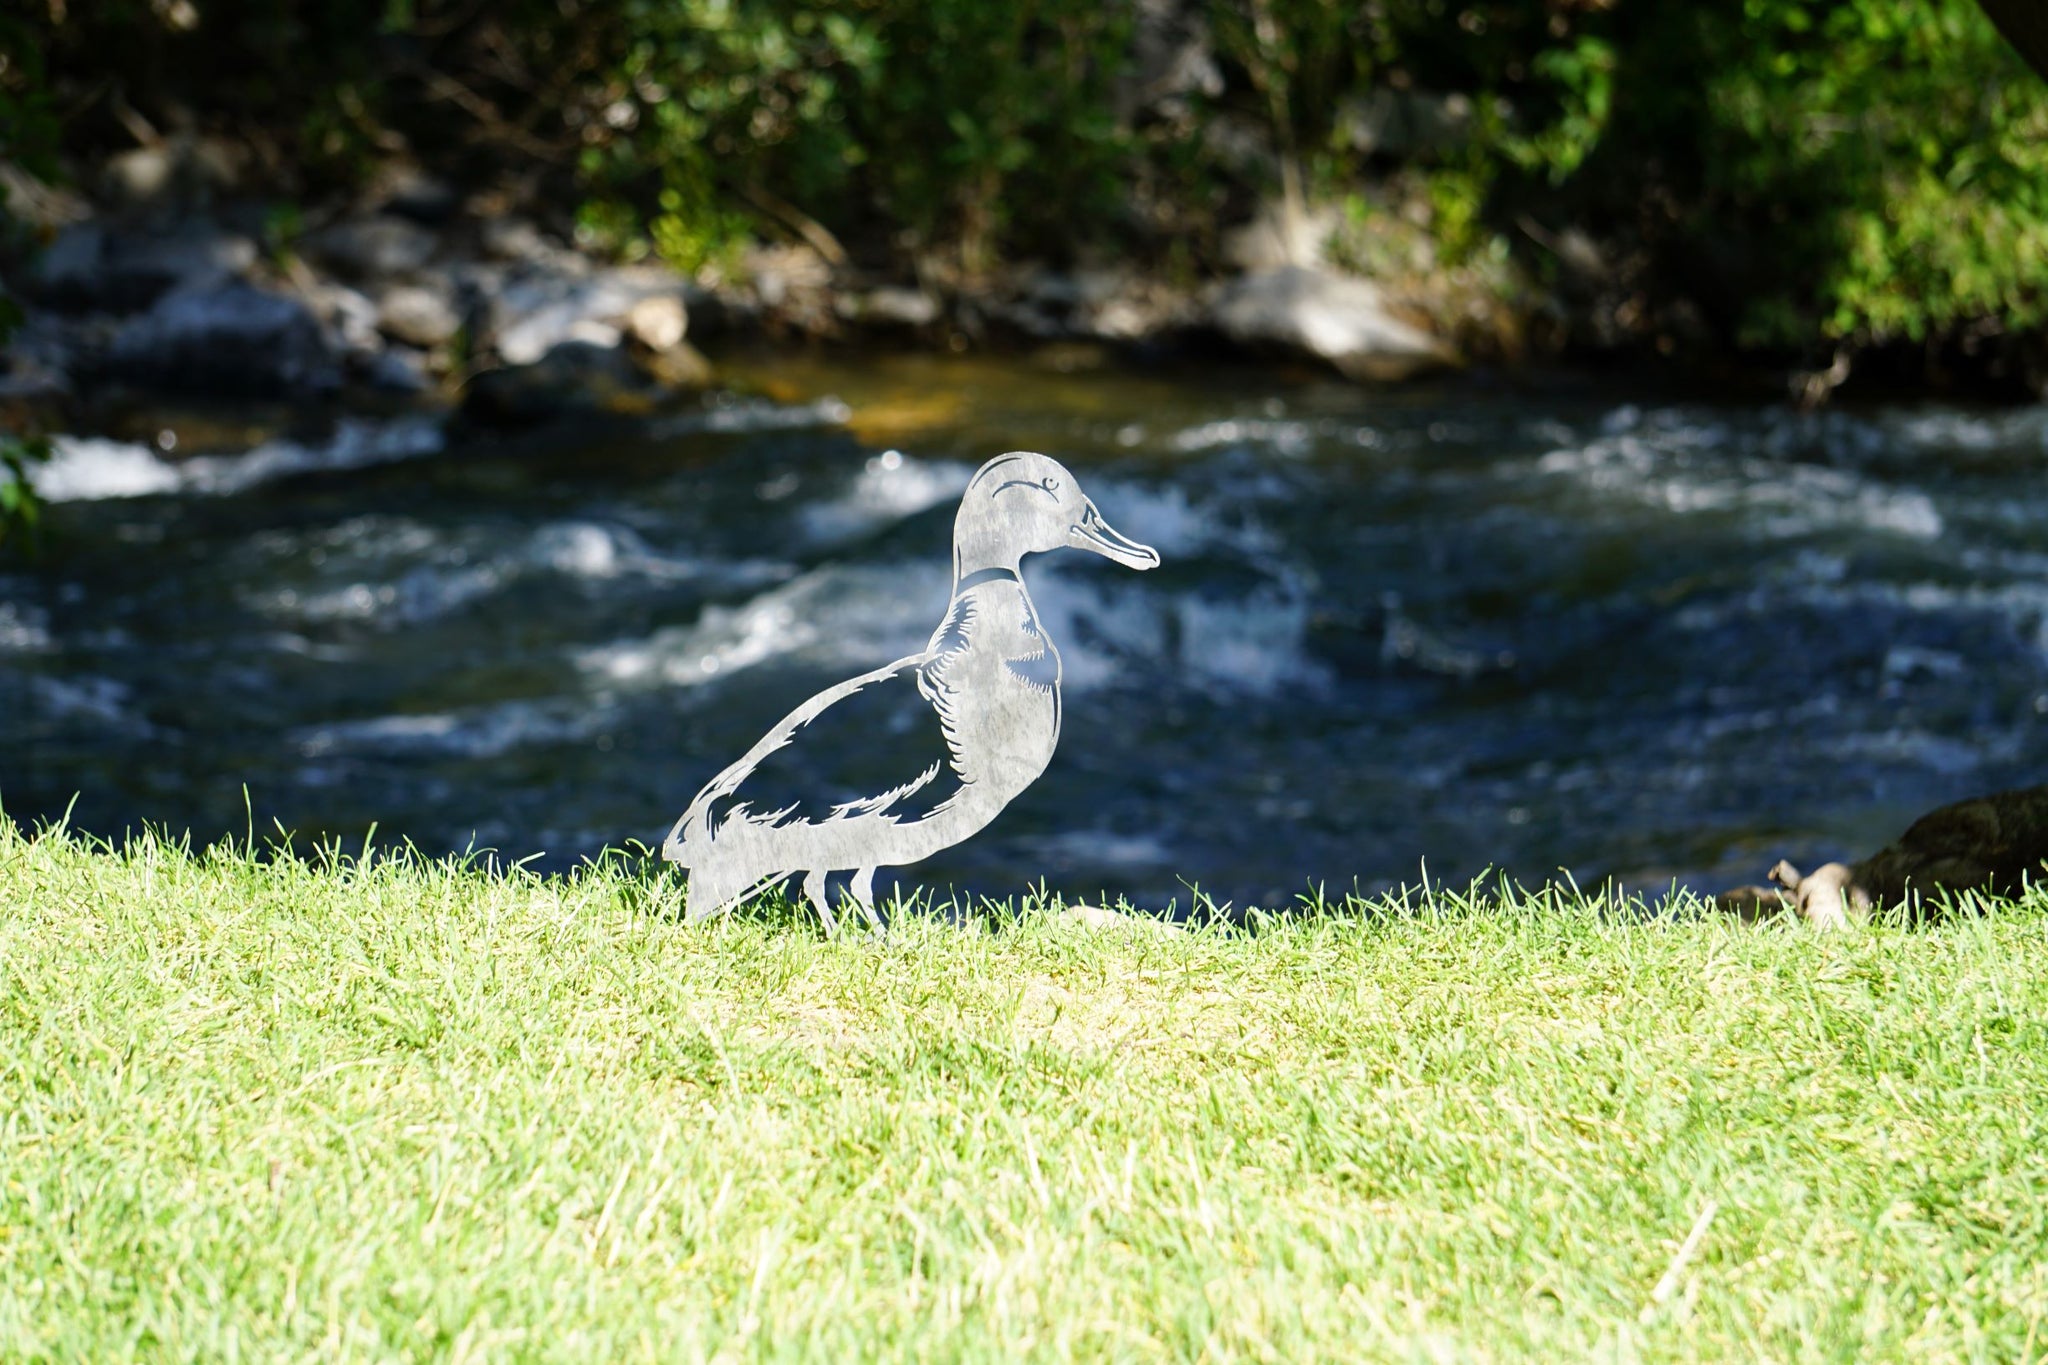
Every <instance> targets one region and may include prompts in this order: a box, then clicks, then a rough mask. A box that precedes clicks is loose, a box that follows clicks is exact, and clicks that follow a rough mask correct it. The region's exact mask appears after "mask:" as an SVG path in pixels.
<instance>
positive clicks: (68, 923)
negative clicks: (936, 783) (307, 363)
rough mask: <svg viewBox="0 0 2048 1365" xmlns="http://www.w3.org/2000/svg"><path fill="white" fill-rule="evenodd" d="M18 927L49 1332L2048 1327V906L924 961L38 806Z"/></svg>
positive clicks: (1025, 934)
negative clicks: (1810, 925)
mask: <svg viewBox="0 0 2048 1365" xmlns="http://www.w3.org/2000/svg"><path fill="white" fill-rule="evenodd" d="M4 829H5V824H4V822H0V830H4ZM0 904H4V913H0V1358H5V1359H22V1358H37V1357H48V1358H53V1359H65V1360H81V1359H91V1360H115V1359H121V1358H126V1357H131V1356H137V1357H146V1358H152V1359H157V1358H167V1357H196V1358H205V1359H221V1358H231V1357H235V1356H239V1357H241V1358H244V1359H250V1360H271V1359H288V1358H300V1357H311V1358H360V1359H370V1358H376V1359H385V1358H401V1359H403V1358H410V1359H422V1358H465V1359H505V1358H540V1359H571V1360H618V1359H695V1358H703V1357H709V1356H712V1355H715V1354H724V1355H727V1356H736V1357H746V1358H754V1357H782V1358H798V1357H807V1358H813V1359H829V1360H848V1361H850V1360H859V1359H873V1358H877V1357H900V1356H917V1357H928V1358H932V1359H947V1360H951V1359H962V1358H968V1359H987V1360H998V1359H1011V1358H1017V1357H1036V1358H1058V1357H1064V1356H1082V1357H1095V1358H1101V1357H1110V1358H1131V1359H1153V1358H1170V1359H1189V1360H1192V1359H1199V1358H1207V1359H1214V1360H1245V1359H1270V1360H1299V1359H1309V1358H1324V1359H1359V1358H1399V1359H1413V1358H1423V1359H1435V1358H1448V1359H1459V1358H1479V1359H1492V1358H1521V1359H1529V1358H1544V1359H1584V1358H1588V1357H1592V1356H1604V1357H1613V1358H1630V1357H1641V1358H1652V1359H1669V1358H1710V1359H1731V1358H1742V1359H1748V1358H1771V1359H1814V1358H1838V1359H1898V1358H1904V1357H1908V1356H1911V1357H1914V1358H1918V1359H1940V1358H1968V1359H1982V1360H1996V1361H2010V1360H2016V1359H2020V1358H2022V1357H2023V1356H2024V1355H2025V1354H2027V1353H2028V1352H2029V1351H2039V1350H2041V1349H2042V1345H2043V1340H2044V1334H2043V1333H2041V1332H2039V1331H2038V1330H2037V1326H2038V1324H2039V1322H2040V1319H2041V1317H2042V1315H2043V1312H2044V1309H2048V1010H2044V1004H2048V953H2044V947H2048V944H2044V930H2048V901H2044V900H2042V899H2040V898H2035V899H2030V900H2029V901H2028V902H2026V903H2023V904H2021V905H2018V906H2004V907H1998V908H1996V909H1995V910H1994V912H1993V913H1991V914H1990V915H1988V916H1986V917H1983V918H1970V919H1964V920H1960V921H1956V922H1952V923H1949V924H1946V925H1942V926H1938V927H1935V928H1932V929H1928V930H1906V929H1898V928H1876V929H1871V930H1868V931H1863V932H1857V933H1854V934H1848V935H1838V936H1833V937H1829V936H1825V935H1822V934H1819V933H1815V932H1812V931H1809V930H1806V929H1803V928H1797V927H1785V926H1779V927H1769V928H1764V929H1745V928H1743V927H1742V926H1739V925H1735V924H1730V923H1723V922H1720V921H1716V920H1712V919H1701V918H1698V917H1695V916H1691V915H1688V914H1685V913H1680V914H1679V915H1678V916H1677V917H1676V918H1666V919H1662V920H1658V921H1651V922H1646V921H1645V920H1644V919H1642V918H1641V917H1639V916H1631V915H1627V914H1618V913H1613V912H1612V907H1607V908H1604V909H1603V908H1602V907H1600V906H1597V905H1589V904H1586V903H1584V902H1577V903H1564V902H1562V901H1552V900H1548V899H1544V898H1535V899H1529V898H1515V897H1509V898H1506V899H1505V900H1504V901H1503V900H1502V899H1500V898H1494V899H1491V900H1487V901H1484V902H1474V901H1470V900H1466V899H1461V898H1447V897H1438V898H1432V899H1430V900H1428V901H1426V902H1425V901H1423V900H1420V899H1418V900H1414V901H1411V903H1410V904H1409V906H1408V907H1407V908H1405V909H1403V908H1400V907H1388V906H1370V907H1369V906H1361V905H1350V906H1345V907H1331V908H1330V909H1329V910H1328V912H1327V913H1325V914H1323V915H1320V916H1315V917H1306V918H1301V919H1295V920H1285V921H1276V922H1273V923H1270V924H1266V925H1263V926H1262V927H1260V928H1259V929H1258V931H1257V932H1251V933H1230V932H1225V931H1220V930H1205V931H1202V932H1198V933H1193V934H1188V935H1180V936H1166V937H1161V936H1156V935H1150V934H1138V933H1124V932H1118V931H1107V932H1094V933H1091V932H1089V931H1087V930H1083V929H1079V928H1076V927H1073V926H1069V925H1065V924H1062V923H1059V922H1057V921H1056V920H1055V919H1054V918H1053V917H1052V916H1048V915H1042V914H1033V913H1026V914H1024V915H1023V916H1022V917H1021V918H1020V919H1018V920H1017V921H1016V922H1014V923H1011V924H1007V925H1003V926H1001V927H999V928H996V929H991V928H988V927H970V928H966V929H961V928H955V927H952V926H951V925H949V924H941V923H933V922H923V921H916V920H912V919H910V918H908V917H906V918H905V919H903V920H901V921H899V927H898V929H897V930H896V932H895V933H894V934H893V936H892V938H891V939H890V940H889V941H888V942H886V943H880V944H878V943H874V942H871V941H865V940H858V939H850V940H846V941H840V942H826V941H824V940H823V939H822V938H821V937H820V935H819V934H818V932H817V930H816V928H815V927H814V926H813V925H812V924H811V923H810V922H809V921H807V920H805V919H802V918H800V917H798V916H796V915H794V914H792V913H790V912H788V911H787V909H786V908H775V907H771V908H770V909H768V910H767V911H764V912H762V913H760V914H757V915H754V916H752V917H747V918H737V919H728V920H726V921H723V922H719V923H716V924H714V925H711V926H707V927H704V928H701V929H698V930H694V931H693V930H686V929H684V928H682V927H681V926H679V925H678V924H677V923H676V922H675V921H674V920H673V919H671V918H669V917H668V916H667V915H665V914H663V913H662V912H661V910H660V908H659V906H658V905H657V904H654V903H653V902H652V900H651V898H650V896H649V894H648V892H647V890H646V886H645V883H643V882H641V881H639V880H637V879H636V877H635V876H634V875H632V874H631V873H630V872H628V871H626V870H620V869H613V870H605V871H597V872H591V873H588V874H585V875H582V876H579V877H575V878H570V879H567V880H541V879H538V878H532V877H527V876H524V875H520V874H513V875H510V876H507V875H496V874H492V873H489V872H486V871H482V870H478V869H476V868H473V867H472V868H463V867H459V866H453V865H446V864H444V865H434V864H428V863H423V862H376V863H372V864H370V865H368V866H365V867H355V866H349V865H346V864H330V865H327V866H321V865H319V864H317V863H308V862H304V861H298V860H290V859H279V860H261V859H251V858H249V857H247V856H245V855H243V854H237V853H234V852H232V851H229V850H225V849H223V850H217V851H214V852H211V853H204V854H196V855H195V854H190V853H187V852H185V851H182V850H180V849H178V848H177V847H175V846H172V845H168V844H165V843H162V842H148V841H145V842H141V843H137V844H135V845H133V846H131V847H128V848H125V849H121V850H117V851H107V850H104V849H99V850H96V849H93V848H90V847H87V846H85V845H83V844H82V843H80V842H78V841H76V840H73V839H70V838H66V837H62V836H55V835H49V836H44V837H41V838H38V839H35V840H33V841H31V840H26V839H23V838H22V837H20V836H19V835H16V834H13V833H9V832H0ZM1709 1205H1712V1207H1713V1216H1712V1218H1711V1219H1710V1220H1708V1221H1707V1222H1706V1223H1705V1225H1704V1229H1703V1231H1702V1232H1701V1234H1700V1236H1699V1238H1698V1241H1697V1243H1696V1245H1695V1247H1694V1250H1693V1252H1692V1254H1691V1255H1690V1257H1688V1258H1679V1257H1678V1256H1677V1253H1678V1250H1679V1247H1680V1245H1681V1242H1682V1241H1683V1240H1684V1239H1685V1237H1686V1234H1687V1232H1688V1231H1689V1230H1690V1229H1692V1228H1694V1227H1695V1225H1696V1224H1698V1223H1699V1221H1700V1218H1701V1215H1702V1213H1703V1212H1704V1211H1706V1210H1707V1209H1708V1207H1709ZM1660 1282H1661V1289H1662V1292H1661V1294H1660V1292H1659V1290H1660Z"/></svg>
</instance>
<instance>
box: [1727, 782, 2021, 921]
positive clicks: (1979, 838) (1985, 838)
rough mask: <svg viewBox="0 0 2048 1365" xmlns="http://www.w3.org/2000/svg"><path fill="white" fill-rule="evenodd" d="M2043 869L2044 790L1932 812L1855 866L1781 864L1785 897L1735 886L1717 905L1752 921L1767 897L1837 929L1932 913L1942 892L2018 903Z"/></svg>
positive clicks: (1776, 875) (1775, 875)
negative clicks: (1878, 913)
mask: <svg viewBox="0 0 2048 1365" xmlns="http://www.w3.org/2000/svg"><path fill="white" fill-rule="evenodd" d="M2044 862H2048V786H2042V787H2025V788H2020V789H2017V790H2014V791H2003V792H1994V793H1992V794H1991V795H1989V796H1979V797H1974V798H1972V799H1970V800H1968V801H1958V802H1956V803H1955V804H1953V805H1948V806H1943V807H1941V808H1940V809H1939V810H1935V811H1931V812H1929V813H1928V814H1926V815H1923V816H1921V817H1920V818H1919V819H1918V820H1915V821H1914V822H1913V824H1912V825H1911V826H1910V827H1909V828H1908V829H1907V830H1906V832H1905V833H1904V834H1902V835H1900V836H1899V838H1898V841H1897V842H1895V843H1893V844H1891V845H1890V846H1888V847H1886V848H1883V849H1881V850H1879V851H1878V852H1877V853H1874V854H1872V855H1871V856H1870V857H1868V858H1865V859H1863V860H1862V861H1860V862H1856V863H1826V864H1823V865H1822V866H1820V867H1817V868H1815V869H1814V870H1813V871H1812V872H1811V873H1808V874H1806V875H1803V876H1802V875H1801V874H1800V872H1799V869H1798V868H1796V867H1794V866H1793V865H1792V864H1791V863H1789V862H1786V861H1784V860H1782V859H1781V860H1780V861H1779V862H1778V864H1777V866H1775V867H1773V868H1772V869H1771V879H1772V880H1773V881H1774V882H1776V883H1777V884H1778V886H1779V887H1782V888H1783V892H1782V893H1779V892H1776V891H1773V890H1771V889H1769V888H1764V887H1738V888H1736V889H1735V890H1733V891H1725V892H1723V893H1722V894H1721V895H1720V896H1717V897H1716V898H1715V901H1716V903H1717V905H1719V907H1720V908H1721V909H1724V910H1729V911H1732V912H1734V913H1737V914H1742V915H1743V916H1744V917H1745V918H1751V917H1753V916H1752V914H1751V913H1749V908H1750V907H1752V906H1757V905H1764V906H1768V899H1767V898H1768V897H1769V896H1771V895H1777V896H1778V898H1779V901H1780V903H1781V905H1783V906H1789V907H1790V908H1792V909H1794V910H1796V911H1797V913H1798V914H1799V916H1800V918H1802V919H1805V920H1807V921H1808V922H1810V923H1813V924H1818V925H1822V926H1824V927H1828V928H1841V927H1844V926H1846V925H1848V924H1850V923H1860V922H1862V921H1864V920H1866V919H1868V918H1869V917H1870V913H1871V911H1872V910H1873V909H1888V908H1892V907H1895V906H1902V905H1903V906H1905V907H1906V908H1907V909H1908V910H1910V911H1911V912H1912V913H1913V914H1915V915H1916V916H1927V915H1931V914H1934V913H1936V912H1937V911H1938V901H1939V899H1940V897H1941V895H1942V893H1944V892H1946V893H1948V894H1949V895H1956V894H1960V893H1962V892H1969V891H1974V892H1981V893H1984V894H1987V895H1992V896H2016V895H2018V894H2019V893H2020V891H2021V890H2022V888H2023V887H2025V885H2026V884H2027V883H2028V882H2030V881H2035V880H2039V879H2041V878H2042V877H2044V876H2048V872H2044V870H2043V866H2042V865H2043V863H2044ZM1777 908H1778V907H1769V911H1774V910H1775V909H1777ZM1769 911H1767V912H1766V913H1768V912H1769Z"/></svg>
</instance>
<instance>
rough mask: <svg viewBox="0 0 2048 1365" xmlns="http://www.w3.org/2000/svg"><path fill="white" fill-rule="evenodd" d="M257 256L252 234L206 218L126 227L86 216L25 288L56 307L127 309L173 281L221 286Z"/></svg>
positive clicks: (176, 285)
mask: <svg viewBox="0 0 2048 1365" xmlns="http://www.w3.org/2000/svg"><path fill="white" fill-rule="evenodd" d="M255 264H256V244H255V243H254V242H252V241H250V240H249V239H248V238H247V237H243V236H240V235H238V234H236V233H231V232H222V231H220V230H218V229H217V228H213V227H211V226H208V225H206V224H203V223H200V224H192V225H189V226H187V227H185V228H183V229H181V230H179V231H176V232H171V233H121V232H115V231H113V230H111V229H109V228H107V227H106V226H105V225H104V224H102V223H99V222H97V221H88V222H83V223H79V224H76V225H74V226H72V227H69V228H66V229H65V230H64V231H63V232H60V233H59V234H58V235H57V238H56V240H55V241H53V242H51V244H50V245H49V247H48V248H47V249H46V250H45V251H44V252H43V254H42V256H41V257H40V258H38V259H37V261H36V263H35V265H34V267H33V268H32V269H31V270H30V272H29V276H28V281H27V292H28V294H29V295H30V297H32V298H34V299H35V300H36V301H37V302H39V303H43V304H46V305H48V306H50V307H53V308H62V309H70V310H73V311H87V310H97V311H104V312H112V313H129V312H135V311H137V310H139V309H143V308H147V307H149V306H150V305H151V304H153V303H155V302H156V301H157V300H158V299H159V298H161V297H163V296H164V295H165V294H167V293H169V292H171V291H172V290H174V289H205V288H216V287H218V286H220V285H222V284H225V283H226V282H227V281H229V280H231V279H233V278H235V277H236V276H238V275H241V274H242V273H244V272H245V271H247V270H249V269H250V268H251V267H253V266H254V265H255Z"/></svg>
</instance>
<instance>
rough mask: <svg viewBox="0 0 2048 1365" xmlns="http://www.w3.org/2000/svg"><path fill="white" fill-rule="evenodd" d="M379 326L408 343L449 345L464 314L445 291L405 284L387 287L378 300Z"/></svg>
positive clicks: (425, 345)
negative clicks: (456, 307)
mask: <svg viewBox="0 0 2048 1365" xmlns="http://www.w3.org/2000/svg"><path fill="white" fill-rule="evenodd" d="M377 327H378V329H379V330H381V331H382V332H383V333H384V335H385V336H388V337H391V338H392V339H393V340H396V341H402V342H404V343H405V344H406V345H408V346H421V347H434V346H441V345H445V344H446V343H447V342H449V341H451V340H453V339H454V337H455V334H456V333H457V332H459V331H461V330H462V315H461V314H460V313H459V312H457V311H456V309H455V302H454V300H453V299H452V298H450V297H449V295H448V294H447V293H445V292H444V291H442V290H439V289H434V288H430V287H428V286H425V285H417V284H402V285H399V286H397V287H395V288H392V289H387V290H385V291H384V295H383V297H382V298H380V299H379V300H378V301H377Z"/></svg>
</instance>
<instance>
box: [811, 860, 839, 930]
mask: <svg viewBox="0 0 2048 1365" xmlns="http://www.w3.org/2000/svg"><path fill="white" fill-rule="evenodd" d="M804 898H805V899H806V900H808V901H810V903H811V905H812V906H813V907H814V908H815V909H816V910H817V912H818V918H819V919H820V920H822V921H824V924H825V937H826V938H838V937H839V921H838V919H837V918H835V917H834V916H833V914H832V905H831V903H830V902H829V901H827V900H826V899H825V874H824V873H823V872H812V873H810V874H808V875H806V876H805V877H804Z"/></svg>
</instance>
